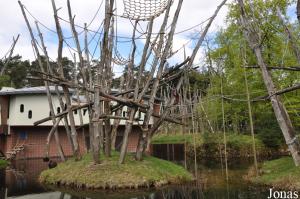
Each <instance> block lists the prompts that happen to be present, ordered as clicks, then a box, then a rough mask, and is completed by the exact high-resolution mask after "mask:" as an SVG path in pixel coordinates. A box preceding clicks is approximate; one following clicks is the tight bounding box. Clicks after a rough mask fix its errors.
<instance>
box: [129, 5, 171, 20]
mask: <svg viewBox="0 0 300 199" xmlns="http://www.w3.org/2000/svg"><path fill="white" fill-rule="evenodd" d="M168 2H169V0H123V3H124V14H123V17H126V18H129V19H133V20H145V21H146V20H150V19H151V18H152V17H158V16H159V15H161V14H162V13H163V12H164V11H165V9H166V8H167V5H168Z"/></svg>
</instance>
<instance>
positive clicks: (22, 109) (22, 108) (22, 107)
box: [20, 104, 24, 113]
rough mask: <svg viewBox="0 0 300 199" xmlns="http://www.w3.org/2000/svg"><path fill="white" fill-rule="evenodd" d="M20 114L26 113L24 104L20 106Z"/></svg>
mask: <svg viewBox="0 0 300 199" xmlns="http://www.w3.org/2000/svg"><path fill="white" fill-rule="evenodd" d="M20 112H21V113H23V112H24V104H21V105H20Z"/></svg>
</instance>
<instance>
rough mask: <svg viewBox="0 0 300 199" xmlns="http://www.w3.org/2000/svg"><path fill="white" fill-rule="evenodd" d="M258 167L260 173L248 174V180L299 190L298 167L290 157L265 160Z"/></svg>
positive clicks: (299, 177)
mask: <svg viewBox="0 0 300 199" xmlns="http://www.w3.org/2000/svg"><path fill="white" fill-rule="evenodd" d="M260 167H261V168H260V175H259V176H258V177H255V176H253V175H252V176H250V178H249V179H250V181H252V182H254V183H257V184H263V185H268V186H273V187H276V188H279V189H287V190H300V167H296V166H295V164H294V161H293V159H292V158H291V157H283V158H280V159H276V160H271V161H266V162H264V163H262V164H261V166H260ZM249 172H250V171H249ZM251 173H252V172H251Z"/></svg>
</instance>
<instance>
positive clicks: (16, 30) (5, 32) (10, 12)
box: [0, 0, 228, 61]
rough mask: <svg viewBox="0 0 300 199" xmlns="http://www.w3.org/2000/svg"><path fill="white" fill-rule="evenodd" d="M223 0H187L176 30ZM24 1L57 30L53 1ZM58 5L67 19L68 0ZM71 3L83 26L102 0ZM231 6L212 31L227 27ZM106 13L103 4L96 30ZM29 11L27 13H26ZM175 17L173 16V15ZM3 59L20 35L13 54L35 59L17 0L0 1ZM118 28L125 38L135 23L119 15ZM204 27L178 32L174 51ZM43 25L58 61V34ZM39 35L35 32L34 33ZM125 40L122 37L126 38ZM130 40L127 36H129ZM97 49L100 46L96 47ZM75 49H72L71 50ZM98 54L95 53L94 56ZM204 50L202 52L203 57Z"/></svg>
mask: <svg viewBox="0 0 300 199" xmlns="http://www.w3.org/2000/svg"><path fill="white" fill-rule="evenodd" d="M116 1H117V14H118V15H122V14H123V0H116ZM221 1H222V0H185V1H184V2H183V7H182V10H181V13H180V17H179V21H178V25H177V30H176V32H179V31H182V30H185V29H187V28H190V27H193V26H194V25H196V24H199V23H200V22H202V21H204V20H206V19H207V18H209V17H210V16H211V15H212V14H213V13H214V10H215V9H216V7H217V5H219V4H220V3H221ZM22 3H23V4H24V5H25V7H26V8H27V9H28V10H29V12H30V13H31V14H32V15H33V16H34V17H35V18H36V19H38V21H39V22H41V23H42V24H43V25H45V26H47V27H48V28H50V29H52V30H55V24H54V20H53V12H52V7H51V0H22ZM56 4H57V8H61V9H60V10H59V16H60V17H61V18H63V19H67V18H68V15H67V6H66V0H56ZM71 5H72V9H73V14H74V15H76V18H75V23H76V24H78V25H81V26H83V24H84V23H85V22H86V23H88V24H89V23H90V22H91V20H92V19H93V18H94V16H95V14H96V12H97V10H98V8H99V7H100V5H101V0H85V1H83V0H71ZM176 5H177V0H175V2H174V6H173V12H172V13H174V9H175V7H176ZM227 11H228V9H227V6H225V7H223V8H222V10H221V11H220V13H219V15H218V17H217V18H216V20H215V21H214V23H213V26H212V28H211V30H210V33H213V32H215V31H217V30H218V29H219V28H220V27H224V26H225V23H224V21H225V16H226V13H227ZM103 13H104V3H103V4H102V6H101V8H100V12H99V13H98V14H97V15H96V18H95V20H94V21H93V22H92V23H91V24H90V26H89V29H90V30H97V29H98V28H99V25H100V23H101V21H102V19H103ZM27 14H28V13H27ZM171 16H172V15H171ZM28 18H29V20H30V22H31V25H32V27H33V28H35V24H34V19H33V17H32V16H30V15H29V14H28ZM161 18H162V16H161V17H160V18H158V19H156V21H155V30H154V32H155V31H157V30H158V27H159V24H160V23H159V22H160V21H161ZM0 19H1V20H0V27H1V29H0V46H1V48H0V58H2V57H3V56H4V55H5V53H6V52H7V50H8V49H9V47H10V45H11V42H12V37H13V36H16V35H17V34H20V35H21V36H20V40H19V42H18V43H17V46H16V48H15V53H14V54H20V55H22V57H23V59H30V60H32V59H34V54H33V50H32V47H31V42H30V41H31V39H30V37H29V34H28V30H27V28H26V26H25V22H24V19H23V16H22V14H21V10H20V7H19V5H18V2H17V0H0ZM61 24H62V27H63V30H64V36H65V37H69V36H71V33H70V32H69V29H70V28H69V24H68V23H66V22H63V21H61ZM117 24H118V25H117V28H118V35H119V36H124V37H130V35H131V33H132V25H131V23H130V22H129V20H128V19H124V18H122V17H118V18H117ZM145 25H146V23H145V22H141V29H145ZM201 27H203V26H198V27H196V28H195V29H193V30H190V31H187V32H184V33H181V34H176V36H175V40H174V43H173V50H174V51H175V50H177V49H180V48H181V47H182V46H183V45H184V44H186V43H187V42H189V38H190V36H191V35H192V33H194V32H195V31H199V30H201ZM40 28H41V30H42V32H43V35H44V37H45V41H46V45H47V49H48V51H49V55H50V57H51V58H52V59H53V60H55V58H56V52H57V38H56V34H55V33H53V32H51V31H49V30H47V29H46V28H45V27H43V26H42V25H40ZM77 31H78V32H81V31H82V29H81V28H77ZM35 34H36V32H35ZM93 35H94V34H93V32H90V33H89V40H91V38H92V37H93ZM98 38H99V37H98V36H97V35H96V36H95V40H91V42H90V51H91V54H93V51H94V48H95V45H96V40H97V39H98ZM80 39H81V40H83V34H81V35H80ZM119 40H120V41H122V38H120V39H119ZM125 40H126V39H123V41H125ZM127 40H128V39H127ZM66 41H67V42H68V43H69V45H70V46H74V42H73V40H72V39H69V40H66ZM142 43H143V40H140V41H139V43H138V45H139V46H142ZM190 46H191V43H187V48H186V52H187V54H188V55H189V54H190V53H191V48H189V47H190ZM96 49H97V48H96ZM129 49H130V43H129V42H125V43H124V42H123V43H120V44H119V46H118V50H119V51H120V53H121V54H122V55H123V56H124V57H126V56H128V51H129ZM71 51H72V50H71ZM98 54H99V53H98V52H96V53H95V58H96V57H97V56H99V55H98ZM200 54H201V52H200V53H199V56H200ZM64 56H68V57H70V56H71V53H70V51H69V50H68V48H67V47H65V48H64ZM174 59H175V60H176V61H180V60H182V59H183V50H180V51H179V53H178V54H177V55H176V56H175V57H174Z"/></svg>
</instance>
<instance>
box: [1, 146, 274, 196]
mask: <svg viewBox="0 0 300 199" xmlns="http://www.w3.org/2000/svg"><path fill="white" fill-rule="evenodd" d="M154 155H156V156H158V157H162V156H163V157H164V158H165V159H169V160H171V161H172V160H174V161H176V162H177V163H178V164H182V165H184V161H183V160H182V159H181V158H180V157H182V156H175V155H172V154H169V155H167V156H166V155H165V152H164V153H161V154H160V153H158V152H156V153H154ZM178 158H179V159H178ZM180 159H181V160H180ZM187 165H188V166H189V167H190V170H191V172H193V173H194V171H193V169H192V168H194V163H193V162H192V161H190V162H188V163H187ZM251 165H252V159H235V160H234V161H233V160H231V161H229V165H228V166H229V181H228V182H227V181H226V178H225V171H224V169H223V167H224V166H222V165H221V161H219V160H211V159H205V160H201V161H199V162H198V169H197V176H198V178H197V181H196V182H193V183H188V184H183V185H176V186H168V187H164V188H161V189H147V190H140V191H135V190H127V191H97V192H83V191H75V190H63V189H62V190H57V189H55V188H49V187H44V186H43V185H41V184H40V183H38V176H39V174H40V172H41V171H43V170H44V169H47V163H44V162H43V161H42V160H41V159H35V160H19V161H15V162H13V163H12V164H11V166H10V167H9V168H6V169H2V170H0V199H6V198H7V199H10V198H16V199H87V198H95V199H96V198H99V199H102V198H103V199H104V198H105V199H117V198H118V199H119V198H120V199H183V198H195V199H202V198H203V199H204V198H206V199H210V198H212V199H221V198H222V199H232V198H239V199H245V198H249V199H260V198H262V199H265V198H267V197H268V193H269V188H268V187H256V186H253V185H251V184H249V183H248V182H246V181H245V180H244V179H243V176H244V175H245V174H246V172H247V169H248V168H249V167H250V166H251Z"/></svg>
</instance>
